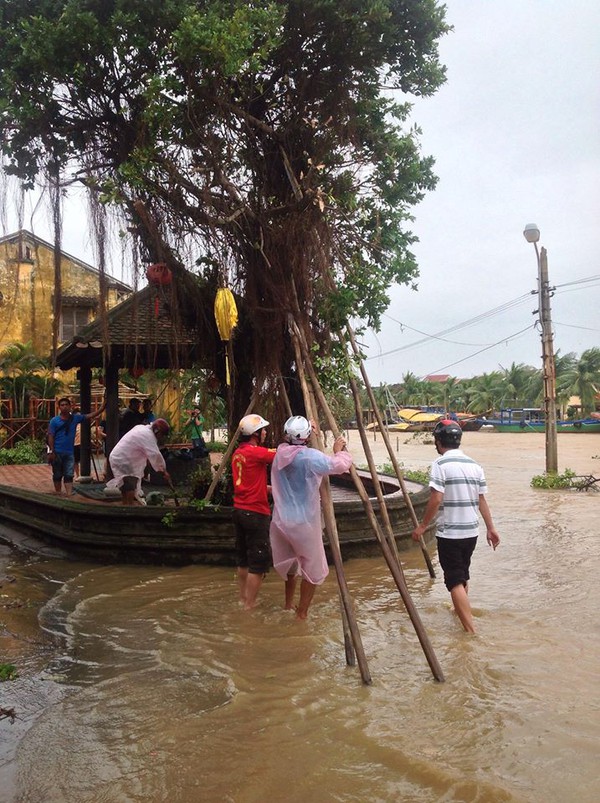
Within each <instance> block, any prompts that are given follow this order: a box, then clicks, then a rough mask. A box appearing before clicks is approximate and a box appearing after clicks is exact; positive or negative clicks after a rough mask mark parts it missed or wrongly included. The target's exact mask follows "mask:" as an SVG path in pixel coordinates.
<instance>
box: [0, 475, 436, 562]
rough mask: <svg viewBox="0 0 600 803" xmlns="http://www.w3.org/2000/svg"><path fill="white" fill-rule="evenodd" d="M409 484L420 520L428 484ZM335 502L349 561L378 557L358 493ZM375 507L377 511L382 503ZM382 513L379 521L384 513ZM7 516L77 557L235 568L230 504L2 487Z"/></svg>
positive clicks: (390, 483)
mask: <svg viewBox="0 0 600 803" xmlns="http://www.w3.org/2000/svg"><path fill="white" fill-rule="evenodd" d="M361 474H363V475H364V476H363V482H364V483H365V487H366V488H367V491H368V492H369V493H371V491H372V489H371V488H370V487H369V486H370V483H371V482H372V481H371V478H370V477H369V476H368V474H367V473H366V472H361ZM332 479H333V478H332ZM335 479H336V480H338V481H339V482H340V483H341V484H342V486H351V485H352V481H351V479H350V477H348V476H344V477H341V478H335ZM381 479H382V482H384V483H385V485H386V491H387V493H386V504H387V507H388V511H389V515H390V519H391V521H392V526H393V529H394V535H395V538H396V542H397V544H398V547H399V548H400V549H402V548H408V547H412V546H414V544H413V541H412V539H411V537H410V533H411V531H412V529H413V523H412V519H411V516H410V514H409V511H408V509H407V507H406V503H405V501H404V498H403V495H402V492H401V491H400V490H399V488H398V483H397V480H395V479H392V478H390V477H386V478H383V477H382V478H381ZM408 485H409V486H410V489H411V490H413V489H414V492H413V493H411V501H412V504H413V507H414V509H415V512H416V514H417V516H418V517H421V516H422V513H423V510H424V507H425V505H426V504H427V500H428V498H429V489H428V488H426V487H423V486H417V484H416V483H408ZM334 504H335V513H336V521H337V526H338V532H339V538H340V545H341V549H342V556H343V558H344V559H347V558H351V557H364V556H368V555H372V554H379V553H380V547H379V544H378V543H377V540H376V538H375V536H374V535H373V533H372V530H371V528H370V526H369V523H368V520H367V518H366V514H365V512H364V508H363V505H362V502H361V501H360V499H359V498H358V496H356V498H355V499H350V500H338V501H335V503H334ZM373 507H374V509H375V510H376V512H377V510H378V504H377V502H376V501H375V500H373ZM377 516H378V518H379V519H380V514H379V513H378V512H377ZM0 521H2V522H3V523H4V524H5V525H8V526H11V527H14V528H15V529H16V530H17V531H19V532H25V533H27V534H31V535H33V536H34V537H36V538H37V539H40V540H42V541H44V542H46V543H50V544H52V545H55V546H58V547H61V548H62V549H63V550H65V551H66V552H67V553H69V554H70V555H73V556H74V557H80V558H85V559H92V560H99V561H102V562H104V563H150V564H159V565H186V564H191V563H199V564H206V565H219V566H233V565H235V536H234V533H233V526H232V522H231V508H227V507H221V508H216V507H211V506H208V507H206V508H205V509H204V510H196V509H194V508H191V507H180V508H173V507H150V506H148V507H126V506H123V505H120V504H114V503H110V504H108V503H107V504H106V505H103V504H85V503H81V502H79V501H77V502H75V501H71V500H69V499H64V498H60V497H54V496H52V495H49V494H42V493H36V492H35V491H29V490H23V489H19V488H13V487H10V486H7V485H0ZM380 521H381V519H380ZM432 537H433V527H430V529H429V530H428V532H427V533H426V540H427V539H429V540H430V539H431V538H432ZM326 549H328V544H327V542H326Z"/></svg>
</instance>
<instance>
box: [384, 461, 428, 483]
mask: <svg viewBox="0 0 600 803" xmlns="http://www.w3.org/2000/svg"><path fill="white" fill-rule="evenodd" d="M400 469H401V471H402V476H403V477H404V478H405V479H407V480H410V481H411V482H419V483H420V484H421V485H428V484H429V473H430V469H429V468H424V469H423V468H404V466H403V465H400ZM379 471H381V473H382V474H385V475H387V476H388V477H395V476H396V472H395V471H394V467H393V466H392V464H391V463H384V464H383V465H382V466H379Z"/></svg>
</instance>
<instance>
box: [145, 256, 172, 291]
mask: <svg viewBox="0 0 600 803" xmlns="http://www.w3.org/2000/svg"><path fill="white" fill-rule="evenodd" d="M146 278H147V279H148V281H149V282H150V284H153V285H155V286H156V287H161V286H163V285H167V284H171V282H172V281H173V274H172V273H171V271H170V269H169V268H168V267H167V266H166V265H165V263H164V262H157V263H156V264H154V265H148V267H147V268H146Z"/></svg>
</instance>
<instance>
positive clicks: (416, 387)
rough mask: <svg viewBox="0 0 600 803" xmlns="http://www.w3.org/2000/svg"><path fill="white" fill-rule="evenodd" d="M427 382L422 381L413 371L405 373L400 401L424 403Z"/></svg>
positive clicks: (403, 402) (406, 403)
mask: <svg viewBox="0 0 600 803" xmlns="http://www.w3.org/2000/svg"><path fill="white" fill-rule="evenodd" d="M425 384H426V383H425V382H422V381H421V380H420V379H419V377H418V376H416V374H413V373H412V372H411V371H408V372H407V373H405V374H404V376H403V377H402V389H401V392H400V403H401V404H404V405H408V404H423V396H424V392H425Z"/></svg>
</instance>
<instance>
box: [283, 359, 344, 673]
mask: <svg viewBox="0 0 600 803" xmlns="http://www.w3.org/2000/svg"><path fill="white" fill-rule="evenodd" d="M298 375H299V377H300V378H301V382H302V381H304V384H303V385H302V393H303V395H304V391H305V390H306V392H307V393H308V394H309V397H310V408H308V409H311V410H314V407H315V404H314V397H313V394H312V393H310V390H309V388H308V386H307V384H306V378H305V374H304V370H303V368H302V366H300V370H299V372H298ZM279 384H280V387H281V395H282V398H283V403H284V406H285V409H286V412H287V414H288V417H289V418H291V417H292V415H293V412H292V407H291V405H290V399H289V396H288V394H287V390H286V389H285V383H284V381H283V377H282V376H281V374H280V375H279ZM307 411H308V410H307ZM309 415H310V414H309ZM316 420H317V419H316V418H315V421H316ZM317 445H318V447H319V449H320V450H321V451H323V443H322V441H321V440H320V439H319V441H318V444H317ZM325 479H327V477H325ZM334 568H335V567H334ZM336 573H337V569H336ZM338 597H339V603H340V614H341V617H342V632H343V635H344V652H345V653H346V664H347V665H348V666H356V653H355V652H354V646H353V644H352V632H351V630H350V624H349V622H348V616H347V615H346V608H345V606H344V598H343V596H342V589H341V586H340V584H339V583H338Z"/></svg>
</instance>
